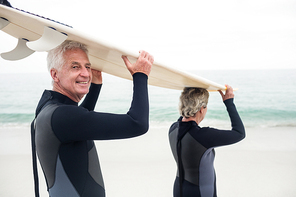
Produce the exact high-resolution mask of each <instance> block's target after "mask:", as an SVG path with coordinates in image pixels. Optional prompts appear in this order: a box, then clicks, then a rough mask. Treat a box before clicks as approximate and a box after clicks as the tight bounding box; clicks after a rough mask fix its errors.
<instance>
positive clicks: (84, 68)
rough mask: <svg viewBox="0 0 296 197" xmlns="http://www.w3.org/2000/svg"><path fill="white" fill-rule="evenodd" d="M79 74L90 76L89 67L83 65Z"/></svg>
mask: <svg viewBox="0 0 296 197" xmlns="http://www.w3.org/2000/svg"><path fill="white" fill-rule="evenodd" d="M80 75H81V76H83V77H89V76H90V69H88V68H86V67H84V66H83V67H82V69H81V73H80Z"/></svg>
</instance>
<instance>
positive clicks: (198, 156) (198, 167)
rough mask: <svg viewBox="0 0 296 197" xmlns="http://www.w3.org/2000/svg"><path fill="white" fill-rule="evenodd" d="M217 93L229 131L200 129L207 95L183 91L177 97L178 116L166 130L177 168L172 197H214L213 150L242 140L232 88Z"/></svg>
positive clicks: (199, 90)
mask: <svg viewBox="0 0 296 197" xmlns="http://www.w3.org/2000/svg"><path fill="white" fill-rule="evenodd" d="M226 88H227V89H226V92H225V94H224V93H223V92H222V91H219V92H220V94H221V96H222V100H223V102H224V104H225V106H226V109H227V111H228V115H229V117H230V120H231V126H232V129H231V130H220V129H215V128H211V127H200V126H199V123H200V122H201V121H202V120H203V119H204V117H205V115H206V113H207V103H208V98H209V93H208V91H207V90H206V89H202V88H184V90H183V92H182V94H181V96H180V104H179V111H180V114H181V117H180V118H179V119H178V121H177V122H175V123H173V124H172V126H171V127H170V130H169V140H170V146H171V150H172V153H173V155H174V158H175V160H176V163H177V166H178V172H177V177H176V179H175V183H174V197H216V196H217V192H216V175H215V169H214V164H213V163H214V157H215V150H214V148H215V147H218V146H224V145H229V144H234V143H236V142H238V141H240V140H242V139H243V138H244V137H245V129H244V125H243V123H242V121H241V119H240V117H239V114H238V112H237V110H236V107H235V105H234V103H233V99H234V94H233V89H232V87H230V86H228V85H226Z"/></svg>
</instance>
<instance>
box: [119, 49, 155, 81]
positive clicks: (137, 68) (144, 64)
mask: <svg viewBox="0 0 296 197" xmlns="http://www.w3.org/2000/svg"><path fill="white" fill-rule="evenodd" d="M122 59H123V61H124V63H125V65H126V67H127V69H128V70H129V71H130V73H131V75H133V74H135V73H137V72H141V73H144V74H146V75H147V76H149V74H150V71H151V66H152V64H153V62H154V58H153V56H152V55H150V54H149V53H147V52H146V51H140V55H139V58H138V60H137V61H136V62H135V63H134V64H132V63H130V61H129V60H128V58H127V57H126V56H122Z"/></svg>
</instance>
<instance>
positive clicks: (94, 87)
mask: <svg viewBox="0 0 296 197" xmlns="http://www.w3.org/2000/svg"><path fill="white" fill-rule="evenodd" d="M101 88H102V84H94V83H92V84H91V86H90V88H89V92H88V94H87V95H86V96H85V98H84V100H83V102H82V103H81V104H80V106H81V107H84V108H86V109H88V110H89V111H93V110H94V109H95V106H96V103H97V100H98V97H99V94H100V92H101Z"/></svg>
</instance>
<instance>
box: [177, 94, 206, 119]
mask: <svg viewBox="0 0 296 197" xmlns="http://www.w3.org/2000/svg"><path fill="white" fill-rule="evenodd" d="M208 99H209V92H208V91H207V90H206V89H204V88H184V89H183V92H182V93H181V96H180V102H179V113H180V115H181V116H183V117H185V118H189V117H192V116H194V115H195V114H196V113H197V112H198V111H200V109H201V108H202V107H207V104H208Z"/></svg>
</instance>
